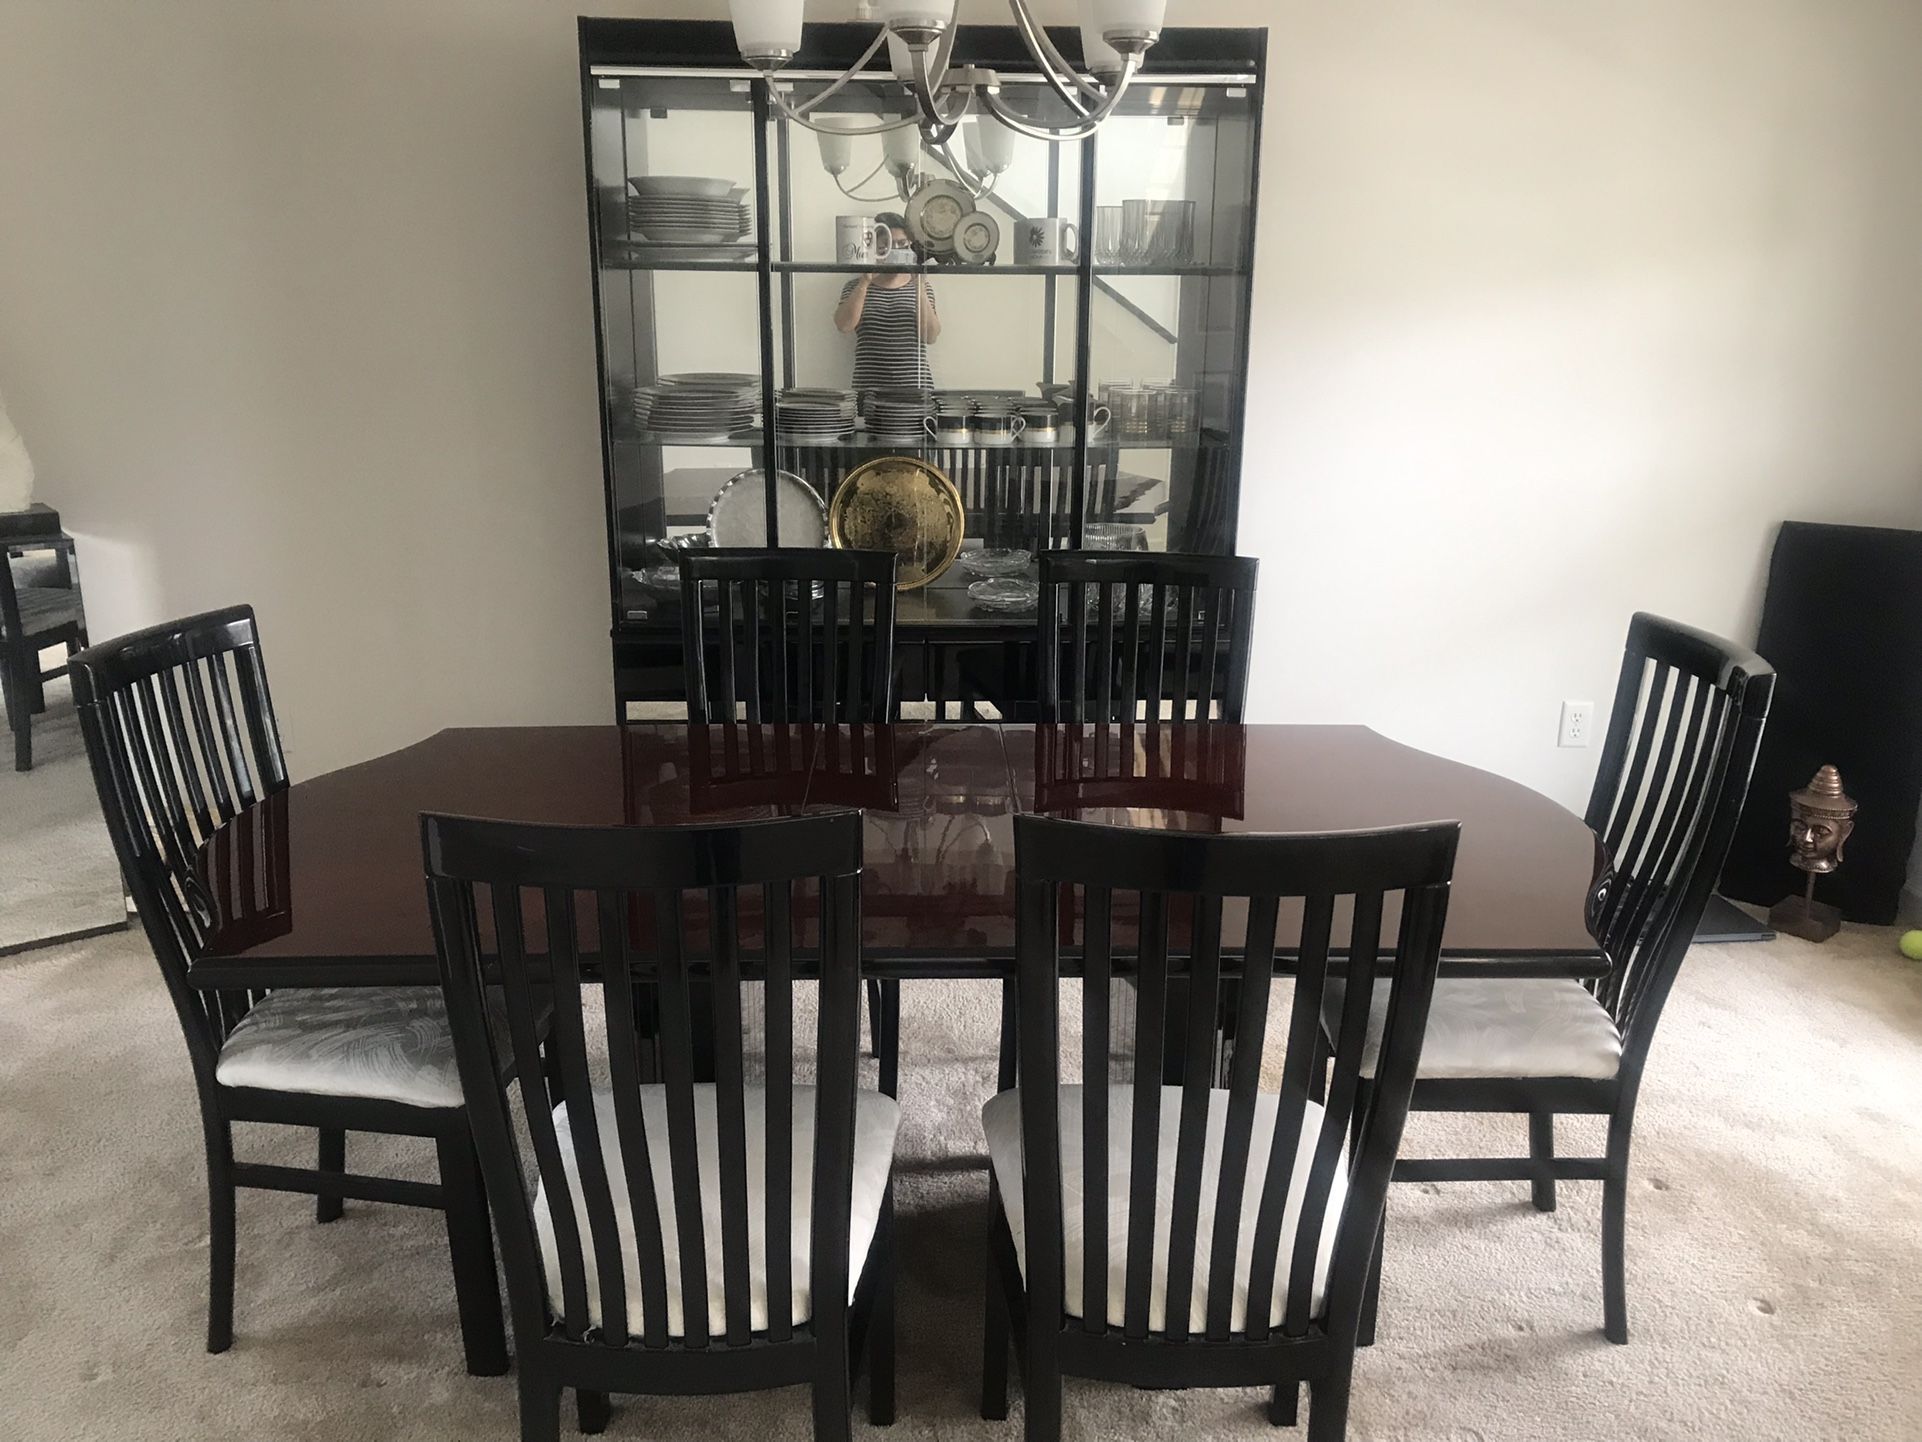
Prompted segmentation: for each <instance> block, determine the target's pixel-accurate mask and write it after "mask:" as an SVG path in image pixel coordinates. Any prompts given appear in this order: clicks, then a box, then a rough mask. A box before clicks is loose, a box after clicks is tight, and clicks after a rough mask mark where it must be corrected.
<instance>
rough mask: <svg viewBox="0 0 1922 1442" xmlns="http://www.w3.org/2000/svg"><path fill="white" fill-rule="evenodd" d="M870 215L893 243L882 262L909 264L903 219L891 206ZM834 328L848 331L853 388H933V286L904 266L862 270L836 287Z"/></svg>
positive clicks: (936, 321) (936, 324) (936, 331)
mask: <svg viewBox="0 0 1922 1442" xmlns="http://www.w3.org/2000/svg"><path fill="white" fill-rule="evenodd" d="M875 219H876V220H877V221H878V222H880V223H881V224H882V225H885V226H887V228H888V233H889V235H890V236H891V237H892V239H893V246H892V248H891V249H890V250H889V251H888V253H887V254H886V255H884V256H882V257H881V264H883V265H898V266H909V265H912V264H914V258H915V257H914V246H913V244H912V243H911V242H910V241H909V240H908V223H907V221H906V220H905V219H903V218H902V217H901V216H899V215H896V214H894V213H893V212H892V211H887V212H883V213H882V214H881V215H878V216H876V217H875ZM834 328H835V329H836V330H838V331H840V332H841V334H843V335H847V334H848V333H850V332H852V333H853V335H854V388H855V389H856V390H858V391H866V390H920V391H927V390H933V389H934V373H933V372H932V371H930V370H929V369H928V346H929V345H930V344H931V343H932V342H933V341H934V340H935V339H936V338H937V337H939V336H940V334H941V317H940V316H939V315H938V314H936V313H935V309H934V287H933V286H931V285H929V284H928V278H927V277H926V276H925V275H923V274H921V273H919V272H917V271H909V270H905V269H903V270H890V271H864V272H863V273H862V274H860V275H857V276H856V277H854V279H853V280H851V281H849V282H848V283H847V284H846V285H845V286H843V287H842V289H841V304H840V305H839V306H837V307H836V308H835V311H834Z"/></svg>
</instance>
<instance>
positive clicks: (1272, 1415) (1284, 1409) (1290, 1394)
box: [1268, 1382, 1301, 1427]
mask: <svg viewBox="0 0 1922 1442" xmlns="http://www.w3.org/2000/svg"><path fill="white" fill-rule="evenodd" d="M1268 1421H1269V1422H1270V1423H1271V1424H1273V1425H1274V1426H1276V1427H1296V1426H1299V1425H1300V1423H1301V1383H1299V1382H1277V1383H1276V1384H1275V1390H1274V1391H1273V1392H1272V1393H1270V1394H1269V1397H1268Z"/></svg>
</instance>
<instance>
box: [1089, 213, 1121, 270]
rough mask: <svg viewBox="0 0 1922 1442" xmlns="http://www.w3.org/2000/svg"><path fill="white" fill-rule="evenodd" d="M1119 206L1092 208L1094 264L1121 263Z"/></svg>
mask: <svg viewBox="0 0 1922 1442" xmlns="http://www.w3.org/2000/svg"><path fill="white" fill-rule="evenodd" d="M1121 229H1122V225H1121V207H1120V206H1118V205H1097V206H1096V207H1095V208H1094V260H1095V264H1096V265H1119V264H1121Z"/></svg>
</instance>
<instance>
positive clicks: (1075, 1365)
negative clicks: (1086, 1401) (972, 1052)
mask: <svg viewBox="0 0 1922 1442" xmlns="http://www.w3.org/2000/svg"><path fill="white" fill-rule="evenodd" d="M1458 833H1459V827H1458V826H1457V825H1456V824H1455V823H1453V822H1440V823H1435V824H1431V825H1426V826H1418V827H1405V828H1397V829H1393V830H1386V831H1376V832H1349V833H1345V834H1337V835H1326V836H1314V835H1302V836H1254V835H1237V836H1217V835H1208V834H1198V835H1197V834H1185V833H1178V832H1157V831H1147V830H1133V829H1127V828H1111V827H1102V826H1093V825H1087V824H1083V823H1078V822H1073V821H1062V820H1056V819H1053V818H1047V817H1035V816H1022V817H1018V818H1017V819H1016V821H1015V858H1016V870H1017V879H1018V887H1019V895H1020V901H1019V915H1018V927H1017V933H1016V936H1017V942H1016V947H1017V955H1018V969H1019V983H1018V984H1019V998H1018V1002H1017V1006H1016V1015H1017V1022H1016V1032H1017V1035H1018V1038H1019V1041H1018V1046H1019V1071H1018V1081H1017V1084H1016V1086H1015V1088H1014V1090H1012V1091H1004V1092H1002V1093H1001V1094H1000V1095H999V1096H996V1097H995V1098H994V1099H993V1100H992V1101H990V1102H989V1103H988V1104H987V1106H986V1107H985V1108H983V1110H982V1124H983V1126H984V1128H985V1130H986V1132H987V1137H988V1152H989V1157H990V1161H991V1163H992V1167H993V1179H994V1180H993V1185H992V1186H991V1190H990V1198H991V1200H990V1206H991V1207H992V1208H993V1211H994V1220H993V1223H992V1238H993V1239H992V1242H991V1246H992V1249H993V1252H994V1256H995V1259H996V1261H995V1266H994V1267H993V1270H994V1271H995V1272H997V1273H998V1275H999V1278H1000V1285H999V1286H996V1285H993V1284H992V1283H991V1284H990V1286H989V1288H988V1293H989V1309H988V1310H989V1317H988V1325H987V1351H986V1357H985V1364H986V1365H985V1376H984V1385H983V1391H982V1413H983V1415H984V1416H989V1417H999V1416H1006V1415H1007V1354H1008V1342H1009V1336H1010V1331H1011V1330H1012V1333H1013V1336H1014V1339H1015V1342H1016V1354H1017V1355H1018V1356H1019V1358H1020V1359H1021V1364H1022V1372H1023V1375H1024V1379H1025V1387H1026V1400H1027V1424H1026V1435H1027V1437H1028V1438H1029V1439H1030V1442H1053V1439H1056V1438H1058V1437H1059V1436H1060V1434H1061V1377H1062V1374H1063V1373H1073V1374H1075V1375H1078V1376H1086V1377H1096V1378H1103V1379H1106V1380H1109V1381H1115V1382H1129V1383H1134V1384H1136V1385H1138V1386H1145V1387H1249V1386H1272V1387H1273V1388H1274V1396H1273V1401H1272V1403H1271V1416H1272V1417H1273V1419H1274V1420H1275V1421H1278V1422H1285V1423H1289V1424H1292V1423H1293V1422H1294V1421H1295V1418H1296V1407H1297V1403H1298V1401H1299V1389H1300V1385H1301V1384H1302V1383H1306V1384H1307V1385H1308V1387H1309V1389H1310V1394H1311V1396H1310V1411H1309V1434H1308V1435H1309V1436H1310V1437H1311V1438H1312V1439H1315V1442H1332V1439H1336V1438H1340V1437H1342V1436H1343V1435H1344V1434H1345V1432H1346V1427H1347V1413H1348V1389H1349V1378H1350V1375H1351V1372H1352V1369H1353V1363H1354V1351H1355V1341H1356V1330H1357V1327H1358V1326H1359V1323H1360V1319H1361V1310H1362V1294H1363V1289H1364V1287H1365V1285H1366V1283H1367V1280H1368V1276H1369V1261H1370V1258H1371V1255H1372V1253H1373V1250H1374V1245H1375V1233H1376V1228H1377V1226H1378V1225H1379V1223H1380V1220H1381V1210H1382V1202H1383V1198H1384V1197H1385V1195H1386V1192H1387V1188H1388V1181H1389V1175H1390V1169H1391V1167H1392V1165H1393V1162H1394V1155H1395V1148H1396V1146H1397V1144H1398V1142H1399V1139H1400V1136H1401V1129H1402V1122H1403V1118H1404V1115H1405V1113H1406V1109H1407V1104H1408V1094H1409V1088H1410V1087H1411V1086H1412V1085H1413V1084H1414V1078H1415V1063H1416V1054H1417V1051H1418V1049H1419V1048H1420V1045H1421V1038H1422V1026H1423V1022H1424V1020H1425V1018H1426V1015H1427V1011H1428V998H1429V994H1430V992H1431V990H1432V989H1433V986H1434V981H1435V973H1436V969H1437V967H1438V965H1439V961H1440V947H1441V937H1442V924H1443V920H1444V918H1445V914H1446V909H1447V896H1448V885H1449V878H1450V874H1451V871H1452V869H1453V865H1454V854H1455V845H1456V839H1457V836H1458ZM1397 903H1398V905H1399V921H1398V922H1392V923H1391V924H1390V927H1389V931H1388V935H1389V938H1390V939H1388V940H1387V941H1386V942H1384V939H1383V930H1384V928H1383V921H1384V916H1385V915H1387V914H1388V908H1389V907H1391V906H1394V905H1396V904H1397ZM1338 916H1339V917H1341V918H1345V920H1346V925H1345V926H1343V925H1339V924H1338ZM1230 918H1232V921H1233V925H1232V929H1231V930H1228V931H1227V932H1226V945H1224V920H1225V919H1230ZM1281 954H1288V955H1293V956H1296V957H1298V958H1299V960H1298V963H1297V964H1296V978H1295V983H1294V988H1293V999H1292V1003H1291V1005H1290V1012H1289V1022H1288V1041H1287V1049H1286V1051H1285V1053H1284V1054H1283V1056H1282V1057H1281V1059H1280V1065H1279V1067H1278V1068H1273V1070H1275V1071H1278V1072H1279V1076H1280V1089H1279V1091H1264V1090H1262V1089H1261V1087H1260V1081H1261V1077H1262V1073H1263V1071H1264V1065H1263V1055H1262V1053H1263V1040H1264V1038H1265V1036H1266V1034H1267V1031H1268V1015H1269V1004H1270V997H1271V995H1272V993H1273V982H1274V978H1275V973H1276V970H1277V966H1276V962H1277V956H1278V955H1281ZM1337 957H1339V958H1340V959H1339V960H1337V959H1336V958H1337ZM1344 965H1345V966H1348V967H1365V968H1367V969H1368V970H1369V971H1371V972H1373V973H1375V974H1378V975H1379V974H1382V973H1383V972H1384V970H1385V974H1386V977H1387V980H1386V982H1385V985H1386V986H1387V988H1388V991H1389V995H1390V996H1391V997H1392V1001H1391V1003H1390V1007H1389V1011H1388V1016H1387V1030H1386V1042H1385V1045H1384V1046H1383V1048H1382V1050H1381V1055H1382V1057H1383V1058H1384V1060H1383V1062H1382V1065H1381V1069H1380V1080H1379V1082H1378V1084H1377V1085H1376V1086H1375V1087H1374V1089H1373V1091H1372V1093H1371V1094H1370V1095H1369V1096H1368V1097H1367V1098H1366V1099H1365V1102H1364V1099H1363V1097H1362V1095H1361V1093H1360V1090H1359V1088H1358V1082H1359V1080H1360V1069H1361V1063H1362V1047H1363V1041H1364V1038H1365V1034H1366V1027H1367V1022H1368V1008H1367V1007H1366V1006H1365V1005H1360V1004H1357V1005H1356V1006H1355V1007H1353V1008H1352V1009H1351V1014H1348V1015H1345V1016H1344V1018H1343V1024H1342V1028H1341V1031H1340V1035H1339V1038H1338V1040H1337V1043H1336V1046H1335V1049H1334V1065H1333V1068H1332V1075H1330V1076H1328V1077H1327V1078H1326V1079H1325V1080H1324V1079H1323V1078H1322V1077H1320V1076H1319V1075H1318V1070H1317V1066H1316V1063H1317V1061H1318V1059H1319V1047H1318V1045H1317V1043H1318V1039H1319V1024H1320V1016H1321V1002H1322V996H1323V992H1324V989H1325V987H1326V986H1327V985H1329V984H1330V983H1329V972H1330V970H1331V967H1338V966H1344ZM1077 971H1078V972H1080V973H1081V987H1080V990H1081V999H1082V1006H1081V1013H1082V1014H1081V1018H1080V1040H1079V1053H1080V1054H1079V1056H1078V1058H1075V1060H1076V1061H1078V1063H1079V1065H1078V1067H1072V1068H1071V1070H1073V1071H1075V1072H1078V1076H1079V1084H1068V1085H1063V1084H1062V1072H1063V1067H1062V1064H1061V1059H1060V1057H1059V1055H1058V1054H1057V1049H1058V1047H1061V1046H1064V1045H1071V1044H1070V1043H1064V1042H1063V1040H1062V1031H1061V1028H1062V1018H1061V1015H1060V1007H1059V997H1058V992H1059V989H1060V984H1061V978H1062V977H1063V976H1064V975H1071V974H1073V973H1074V972H1077ZM1124 977H1128V978H1132V979H1133V980H1134V981H1135V982H1136V984H1137V986H1138V1001H1137V1002H1136V1004H1135V1005H1134V1007H1133V1009H1132V1018H1133V1024H1132V1026H1129V1027H1125V1028H1122V1029H1121V1030H1122V1035H1121V1037H1120V1042H1121V1045H1120V1047H1119V1048H1117V1045H1116V1039H1115V1038H1114V1037H1113V1036H1111V1024H1112V1022H1113V1021H1114V1020H1116V1019H1117V1018H1118V1017H1119V1016H1120V1014H1121V1009H1119V1008H1116V1007H1114V1006H1113V1005H1112V1004H1113V1002H1114V1001H1115V999H1116V996H1115V994H1116V991H1117V988H1118V983H1119V982H1120V981H1121V979H1122V978H1124ZM1177 981H1179V982H1185V983H1186V985H1187V986H1188V987H1189V988H1190V989H1191V992H1192V996H1191V998H1190V1002H1189V1004H1188V1005H1187V1006H1186V1008H1185V1017H1186V1020H1185V1021H1184V1022H1183V1023H1181V1025H1182V1027H1183V1030H1184V1032H1185V1042H1186V1044H1185V1047H1184V1048H1183V1049H1182V1050H1183V1052H1184V1056H1185V1066H1184V1068H1183V1070H1182V1071H1181V1074H1180V1083H1179V1085H1175V1086H1164V1084H1163V1056H1164V1040H1165V1036H1164V1033H1165V1031H1166V1030H1167V1028H1168V1027H1169V1024H1170V1023H1169V1020H1168V1018H1169V1014H1170V1009H1169V1006H1168V997H1169V992H1170V987H1171V984H1172V983H1174V982H1177ZM1230 982H1233V983H1235V1007H1236V1011H1237V1019H1238V1023H1239V1024H1238V1026H1237V1028H1236V1032H1235V1035H1236V1036H1237V1037H1238V1038H1240V1040H1238V1041H1237V1042H1236V1043H1235V1045H1234V1046H1233V1048H1232V1050H1231V1052H1230V1053H1229V1056H1228V1058H1227V1081H1228V1084H1227V1086H1226V1087H1225V1088H1224V1087H1221V1086H1218V1085H1216V1081H1217V1067H1218V1065H1219V1064H1220V1063H1219V1062H1218V1060H1217V1056H1216V1049H1217V1044H1218V1033H1217V1029H1216V1011H1215V1005H1214V1003H1215V1001H1216V999H1217V998H1218V997H1219V996H1220V995H1221V991H1222V988H1224V987H1227V986H1228V985H1229V984H1230ZM1357 991H1359V989H1357ZM1130 1057H1131V1058H1132V1062H1131V1063H1130V1062H1128V1060H1127V1058H1130ZM1117 1063H1119V1065H1117ZM1104 1083H1105V1084H1104ZM1064 1143H1065V1150H1064ZM1123 1176H1125V1177H1126V1178H1127V1184H1126V1185H1127V1190H1126V1194H1125V1195H1110V1193H1109V1179H1110V1178H1111V1177H1114V1178H1120V1177H1123ZM996 1198H998V1200H996ZM1164 1215H1165V1218H1166V1221H1167V1230H1166V1231H1165V1232H1164V1231H1162V1230H1161V1229H1160V1225H1159V1224H1160V1222H1161V1220H1162V1218H1163V1217H1164ZM1168 1237H1172V1238H1175V1239H1178V1244H1173V1245H1171V1244H1169V1243H1168V1242H1167V1241H1166V1240H1165V1239H1166V1238H1168Z"/></svg>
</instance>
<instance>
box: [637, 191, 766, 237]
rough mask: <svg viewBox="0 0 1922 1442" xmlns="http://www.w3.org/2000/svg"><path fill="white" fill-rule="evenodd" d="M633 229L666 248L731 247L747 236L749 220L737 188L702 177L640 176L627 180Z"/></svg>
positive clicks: (742, 193) (741, 192)
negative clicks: (695, 246)
mask: <svg viewBox="0 0 1922 1442" xmlns="http://www.w3.org/2000/svg"><path fill="white" fill-rule="evenodd" d="M627 183H628V185H629V186H630V187H632V188H633V191H634V194H633V195H631V196H629V197H628V201H627V224H628V228H629V229H630V230H632V231H634V232H635V233H636V234H637V235H639V236H640V237H642V238H644V239H646V240H653V241H659V242H660V243H662V244H664V245H728V244H731V243H733V242H734V241H737V240H739V239H740V238H741V237H742V236H744V235H746V234H747V232H748V227H749V224H750V217H749V215H748V208H747V205H746V204H745V202H744V201H743V199H742V197H743V196H745V195H746V194H747V192H746V191H745V190H744V189H742V188H740V187H739V186H736V185H735V184H733V182H731V181H729V180H725V179H721V178H718V177H709V176H702V175H636V176H632V177H630V178H629V180H628V182H627Z"/></svg>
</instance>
